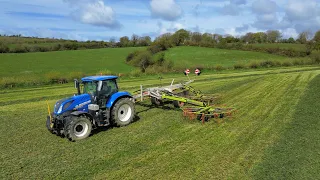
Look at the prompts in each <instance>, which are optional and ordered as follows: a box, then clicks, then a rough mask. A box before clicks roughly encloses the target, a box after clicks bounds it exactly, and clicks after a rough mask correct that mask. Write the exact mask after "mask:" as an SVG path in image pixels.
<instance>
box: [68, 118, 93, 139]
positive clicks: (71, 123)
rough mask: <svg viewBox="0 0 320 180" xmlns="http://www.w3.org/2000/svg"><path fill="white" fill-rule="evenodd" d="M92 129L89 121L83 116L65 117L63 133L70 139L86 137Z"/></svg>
mask: <svg viewBox="0 0 320 180" xmlns="http://www.w3.org/2000/svg"><path fill="white" fill-rule="evenodd" d="M91 130H92V123H91V121H90V120H89V119H88V118H87V117H84V116H81V117H77V116H72V117H70V118H68V119H67V122H66V124H65V128H64V135H65V136H66V137H67V138H68V139H69V140H70V141H77V140H82V139H85V138H87V137H88V136H89V135H90V133H91Z"/></svg>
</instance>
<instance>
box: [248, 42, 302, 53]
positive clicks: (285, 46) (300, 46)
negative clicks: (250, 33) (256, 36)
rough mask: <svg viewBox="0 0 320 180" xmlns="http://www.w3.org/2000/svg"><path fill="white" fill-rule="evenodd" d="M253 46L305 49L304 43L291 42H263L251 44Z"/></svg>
mask: <svg viewBox="0 0 320 180" xmlns="http://www.w3.org/2000/svg"><path fill="white" fill-rule="evenodd" d="M251 45H252V46H255V47H261V48H281V49H290V48H292V49H295V50H301V51H305V50H306V45H304V44H291V43H265V44H251Z"/></svg>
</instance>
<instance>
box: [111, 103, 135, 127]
mask: <svg viewBox="0 0 320 180" xmlns="http://www.w3.org/2000/svg"><path fill="white" fill-rule="evenodd" d="M134 114H135V109H134V103H133V102H132V101H131V100H130V99H129V98H122V99H120V100H119V101H118V102H117V103H116V104H115V105H114V107H113V108H112V111H111V117H112V120H113V123H114V124H115V125H116V126H126V125H128V124H130V123H131V122H132V121H133V118H134Z"/></svg>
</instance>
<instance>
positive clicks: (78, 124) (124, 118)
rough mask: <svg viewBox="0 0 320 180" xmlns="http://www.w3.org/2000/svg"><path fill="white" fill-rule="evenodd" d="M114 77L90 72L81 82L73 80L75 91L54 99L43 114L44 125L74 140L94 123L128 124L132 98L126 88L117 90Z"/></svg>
mask: <svg viewBox="0 0 320 180" xmlns="http://www.w3.org/2000/svg"><path fill="white" fill-rule="evenodd" d="M117 78H118V77H117V76H90V77H84V78H82V79H81V82H79V81H78V80H75V88H76V89H77V92H78V93H77V94H75V95H74V96H72V97H68V98H65V99H61V100H59V101H58V102H56V104H55V106H54V111H53V112H52V113H50V112H49V115H48V117H47V122H46V126H47V129H48V130H49V131H50V132H51V133H53V134H57V135H60V136H64V137H67V138H68V139H69V140H70V141H77V140H82V139H85V138H87V137H88V136H89V135H90V134H91V131H92V130H93V129H96V128H98V127H103V126H109V125H114V126H118V127H120V126H126V125H128V124H130V123H131V122H132V121H133V119H134V115H135V106H134V98H133V97H132V95H131V94H130V93H128V92H119V91H118V85H117V81H116V80H117ZM80 83H81V84H82V85H83V86H82V87H81V88H80ZM49 111H50V110H49Z"/></svg>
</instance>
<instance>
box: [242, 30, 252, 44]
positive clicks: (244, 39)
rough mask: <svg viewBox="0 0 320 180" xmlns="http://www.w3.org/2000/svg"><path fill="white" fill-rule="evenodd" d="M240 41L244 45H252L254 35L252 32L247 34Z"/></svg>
mask: <svg viewBox="0 0 320 180" xmlns="http://www.w3.org/2000/svg"><path fill="white" fill-rule="evenodd" d="M241 39H242V41H244V42H246V43H254V35H253V33H252V32H248V33H247V34H245V35H244V36H242V38H241Z"/></svg>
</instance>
